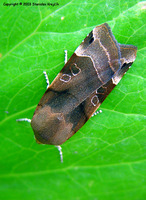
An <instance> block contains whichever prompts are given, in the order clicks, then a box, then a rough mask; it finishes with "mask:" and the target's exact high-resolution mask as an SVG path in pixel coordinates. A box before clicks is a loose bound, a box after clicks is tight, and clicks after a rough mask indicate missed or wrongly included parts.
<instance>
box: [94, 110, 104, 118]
mask: <svg viewBox="0 0 146 200" xmlns="http://www.w3.org/2000/svg"><path fill="white" fill-rule="evenodd" d="M100 113H102V110H98V111H96V112H95V113H93V115H92V117H94V116H95V115H97V114H100Z"/></svg>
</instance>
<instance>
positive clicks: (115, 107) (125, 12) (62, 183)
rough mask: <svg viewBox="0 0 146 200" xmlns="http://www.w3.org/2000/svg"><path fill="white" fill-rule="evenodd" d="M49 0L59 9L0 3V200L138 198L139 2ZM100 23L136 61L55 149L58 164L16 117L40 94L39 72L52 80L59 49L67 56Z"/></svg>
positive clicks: (145, 17)
mask: <svg viewBox="0 0 146 200" xmlns="http://www.w3.org/2000/svg"><path fill="white" fill-rule="evenodd" d="M11 2H13V3H14V2H19V1H9V3H11ZM21 2H23V1H21ZM30 2H39V1H30ZM40 2H41V1H40ZM43 2H45V1H43ZM49 2H58V3H59V6H54V7H51V6H50V7H47V6H46V7H42V6H39V7H33V6H31V7H29V6H16V7H6V6H3V2H2V1H1V3H0V57H1V58H0V97H1V99H0V103H1V106H0V119H1V122H0V126H1V128H0V199H2V200H3V199H6V200H17V199H19V200H52V199H53V200H64V199H68V200H88V199H90V200H129V199H130V200H144V199H145V195H146V192H145V191H146V190H145V189H146V188H145V175H146V173H145V169H146V165H145V157H146V156H145V151H144V150H145V147H144V144H145V139H146V138H145V136H144V133H145V129H144V114H145V111H146V107H145V104H144V98H145V95H144V78H145V72H144V70H145V63H144V58H145V46H146V44H145V41H146V32H145V30H146V27H145V21H146V13H145V9H146V3H145V2H144V1H143V2H140V1H136V0H127V1H125V0H121V1H120V0H117V1H113V0H98V1H97V0H91V1H88V0H83V1H79V0H72V1H68V0H62V1H60V0H58V1H57V0H56V1H49ZM104 22H107V23H108V24H109V25H110V26H111V29H112V31H113V34H114V35H115V37H116V39H117V40H118V42H119V43H123V44H133V45H136V46H137V47H138V52H137V58H136V61H135V62H134V64H133V65H132V67H131V68H130V70H129V71H128V72H127V73H126V75H125V76H124V77H123V79H122V81H121V82H120V83H119V85H118V86H117V87H116V88H115V89H114V90H113V92H112V93H111V94H110V95H109V96H108V98H107V99H106V100H105V102H104V103H103V104H102V106H101V107H100V109H101V110H102V111H103V112H102V114H99V115H96V116H94V117H93V118H91V119H90V120H89V121H88V122H87V123H86V124H85V125H84V127H83V128H81V129H80V130H79V131H78V132H77V133H76V134H75V135H74V136H73V137H72V138H70V139H69V140H68V141H66V142H65V143H64V144H63V145H62V148H63V154H64V163H63V164H62V163H60V158H59V153H58V151H57V149H56V148H55V147H54V146H49V145H48V146H47V145H38V144H37V143H36V142H35V139H34V135H33V131H32V129H31V127H30V124H28V123H27V122H21V123H18V122H16V119H18V118H22V117H28V118H32V115H33V112H34V110H35V108H36V105H37V103H38V101H39V100H40V98H41V96H42V95H43V93H44V92H45V90H46V82H45V79H44V76H43V71H44V70H46V71H47V73H48V74H49V79H50V82H52V81H53V79H54V78H55V76H56V75H57V74H58V72H59V71H60V70H61V68H62V67H63V65H64V50H65V49H67V50H68V54H69V55H68V57H70V56H71V55H72V53H73V52H74V50H75V49H76V48H77V47H78V46H79V44H80V43H81V41H82V40H83V39H84V38H85V36H86V35H87V34H88V33H89V32H90V31H91V30H92V29H93V28H94V27H95V26H96V25H99V24H101V23H104Z"/></svg>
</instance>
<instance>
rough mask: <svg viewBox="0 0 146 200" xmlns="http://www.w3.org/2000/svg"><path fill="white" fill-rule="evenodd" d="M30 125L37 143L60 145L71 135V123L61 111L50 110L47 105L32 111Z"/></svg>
mask: <svg viewBox="0 0 146 200" xmlns="http://www.w3.org/2000/svg"><path fill="white" fill-rule="evenodd" d="M31 126H32V129H33V131H34V134H35V138H36V141H37V142H38V143H42V144H52V145H60V144H62V143H63V142H65V141H66V140H67V139H68V138H69V137H71V135H70V134H71V130H72V124H71V123H67V122H66V121H65V118H64V115H63V114H62V113H54V112H52V110H51V108H50V107H49V106H44V107H42V108H40V109H38V110H37V111H36V112H35V113H34V116H33V118H32V120H31Z"/></svg>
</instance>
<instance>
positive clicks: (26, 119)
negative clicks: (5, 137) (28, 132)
mask: <svg viewBox="0 0 146 200" xmlns="http://www.w3.org/2000/svg"><path fill="white" fill-rule="evenodd" d="M16 121H17V122H22V121H24V122H29V123H30V122H31V119H28V118H21V119H16Z"/></svg>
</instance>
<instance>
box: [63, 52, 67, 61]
mask: <svg viewBox="0 0 146 200" xmlns="http://www.w3.org/2000/svg"><path fill="white" fill-rule="evenodd" d="M64 53H65V58H64V63H65V64H66V63H67V50H64Z"/></svg>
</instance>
